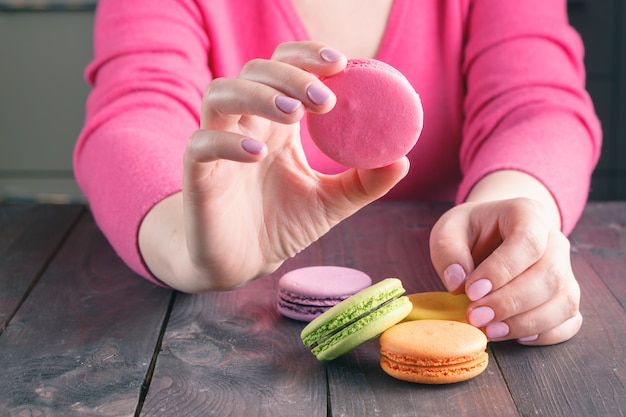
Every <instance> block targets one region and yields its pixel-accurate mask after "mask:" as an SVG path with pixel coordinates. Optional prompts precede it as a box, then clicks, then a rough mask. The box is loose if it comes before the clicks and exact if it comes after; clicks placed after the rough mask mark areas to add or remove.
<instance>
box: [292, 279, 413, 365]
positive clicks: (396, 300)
mask: <svg viewBox="0 0 626 417" xmlns="http://www.w3.org/2000/svg"><path fill="white" fill-rule="evenodd" d="M404 292H405V290H404V288H403V286H402V282H401V281H400V280H399V279H397V278H387V279H384V280H382V281H380V282H378V283H376V284H374V285H372V286H371V287H368V288H365V289H364V290H361V291H359V292H358V293H357V294H355V295H353V296H352V297H350V298H348V299H346V300H344V301H342V302H341V303H339V304H337V305H336V306H334V307H332V308H331V309H330V310H328V311H327V312H325V313H324V314H322V315H321V316H319V317H318V318H316V319H315V320H313V321H312V322H310V323H309V324H308V325H307V326H306V327H305V328H304V329H303V330H302V333H301V334H300V336H301V338H302V342H303V343H304V344H305V346H307V347H309V348H310V349H311V352H312V353H313V354H314V355H315V356H316V357H317V359H319V360H321V361H328V360H332V359H335V358H337V357H339V356H341V355H343V354H344V353H346V352H349V351H350V350H352V349H354V348H356V347H357V346H359V345H361V344H362V343H365V342H366V341H368V340H371V339H373V338H375V337H377V336H378V335H380V334H381V333H382V332H383V331H384V330H386V329H388V328H390V327H391V326H393V325H394V324H397V323H399V322H400V321H401V320H402V319H403V318H405V317H406V315H407V314H408V313H409V311H411V307H412V306H411V303H410V301H409V299H408V298H407V297H406V296H404V295H403V294H404Z"/></svg>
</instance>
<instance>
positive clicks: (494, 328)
mask: <svg viewBox="0 0 626 417" xmlns="http://www.w3.org/2000/svg"><path fill="white" fill-rule="evenodd" d="M509 331H510V329H509V325H508V324H506V323H505V322H503V321H497V322H495V323H491V324H490V325H489V326H487V327H486V328H485V333H486V334H487V337H488V338H489V339H500V338H502V337H505V336H506V335H507V334H509Z"/></svg>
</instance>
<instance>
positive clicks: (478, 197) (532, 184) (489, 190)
mask: <svg viewBox="0 0 626 417" xmlns="http://www.w3.org/2000/svg"><path fill="white" fill-rule="evenodd" d="M513 198H528V199H531V200H534V201H537V202H538V203H540V204H541V205H542V206H543V207H544V209H545V213H546V218H547V220H548V221H549V222H550V223H551V224H553V225H554V226H555V227H556V228H558V229H559V230H560V229H561V212H560V210H559V206H558V204H557V202H556V200H555V199H554V197H553V196H552V193H551V192H550V191H549V190H548V188H546V186H545V185H543V183H541V181H539V180H538V179H537V178H535V177H533V176H531V175H529V174H526V173H524V172H521V171H515V170H501V171H495V172H492V173H490V174H488V175H486V176H484V177H483V178H482V179H481V180H480V181H478V182H477V183H476V184H475V185H474V187H473V188H472V190H471V191H470V192H469V194H468V196H467V198H466V200H465V201H466V202H488V201H496V200H508V199H513Z"/></svg>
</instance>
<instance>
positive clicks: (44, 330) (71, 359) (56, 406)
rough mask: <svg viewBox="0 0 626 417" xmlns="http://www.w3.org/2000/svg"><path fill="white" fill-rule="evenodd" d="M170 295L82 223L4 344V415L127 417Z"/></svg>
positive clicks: (0, 384) (87, 220)
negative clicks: (137, 273) (131, 267)
mask: <svg viewBox="0 0 626 417" xmlns="http://www.w3.org/2000/svg"><path fill="white" fill-rule="evenodd" d="M170 297H171V291H168V290H164V289H162V288H157V287H155V286H153V285H151V284H149V283H147V282H145V281H144V280H142V279H140V278H138V277H137V276H135V275H134V274H133V273H131V272H130V270H128V268H126V266H124V265H123V264H122V262H121V261H120V260H119V259H118V258H117V257H116V256H115V254H114V253H113V251H112V249H111V247H110V246H109V245H108V243H107V242H106V241H105V239H104V237H103V236H102V235H101V233H100V232H99V231H98V230H97V228H96V226H95V224H94V222H93V219H91V217H90V216H87V215H86V216H84V217H83V218H82V219H81V222H80V223H79V224H78V225H77V227H76V228H75V230H74V232H73V233H72V236H71V238H70V239H68V240H67V242H66V243H65V244H64V246H63V248H62V249H61V250H60V251H59V252H58V254H57V256H56V257H55V259H54V260H53V261H52V263H51V264H50V265H49V267H48V269H47V270H46V272H45V273H44V275H43V276H42V277H41V279H40V281H39V283H38V284H37V286H36V287H35V288H34V290H33V291H32V292H31V294H30V296H29V297H28V299H27V300H26V301H25V302H24V304H23V305H22V307H21V308H20V310H19V311H18V313H17V314H16V315H15V316H14V318H13V320H12V321H11V322H10V323H9V326H7V328H6V330H5V331H4V333H3V334H2V335H1V337H0V352H2V354H1V355H0V373H1V375H2V378H0V415H2V416H13V415H16V416H20V415H28V416H30V415H33V416H65V417H67V416H94V415H105V416H132V415H133V414H134V412H135V409H136V407H137V404H138V402H139V396H140V392H141V387H142V384H143V382H144V378H145V376H146V374H147V372H148V367H149V365H150V363H151V359H152V356H153V353H154V349H155V346H156V344H157V340H158V336H159V333H160V329H161V327H162V323H163V319H164V316H165V314H166V311H167V309H168V302H169V299H170Z"/></svg>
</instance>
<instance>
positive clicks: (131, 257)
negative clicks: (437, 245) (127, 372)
mask: <svg viewBox="0 0 626 417" xmlns="http://www.w3.org/2000/svg"><path fill="white" fill-rule="evenodd" d="M308 38H309V37H308V35H307V33H306V30H305V28H304V26H303V24H302V22H301V20H300V19H299V17H298V15H297V13H296V11H295V9H294V7H293V6H292V4H291V2H290V0H211V1H209V0H100V1H99V2H98V10H97V18H96V25H95V56H94V59H93V61H92V62H91V64H90V65H89V67H88V68H87V70H86V77H87V79H88V81H89V82H90V83H91V84H92V85H93V91H92V93H91V95H90V97H89V100H88V103H87V117H86V122H85V126H84V129H83V131H82V133H81V135H80V137H79V139H78V142H77V145H76V149H75V155H74V167H75V172H76V177H77V180H78V182H79V184H80V186H81V188H82V190H83V191H84V193H85V195H86V197H87V198H88V200H89V203H90V206H91V209H92V211H93V214H94V216H95V219H96V221H97V223H98V225H99V226H100V228H101V229H102V230H103V232H104V233H105V235H106V236H107V238H108V239H109V241H110V242H111V244H112V245H113V247H114V248H115V249H116V251H117V253H118V254H119V255H120V256H121V257H122V258H123V259H124V260H125V262H126V263H127V264H128V265H129V266H130V267H131V268H133V269H134V270H135V271H137V272H138V273H139V274H141V275H143V276H144V277H147V278H148V279H151V276H150V273H149V271H148V270H147V269H146V267H145V265H144V264H143V262H142V259H141V256H140V254H139V251H138V246H137V233H138V228H139V224H140V222H141V220H142V218H143V217H144V216H145V214H146V213H147V212H148V210H149V209H150V208H151V207H152V206H153V205H154V204H155V203H156V202H158V201H159V200H161V199H163V198H164V197H166V196H168V195H170V194H172V193H175V192H177V191H179V190H180V189H181V179H182V156H183V152H184V149H185V145H186V142H187V139H188V138H189V136H190V134H191V133H192V132H193V131H194V130H196V129H197V128H198V125H199V119H198V112H199V109H200V103H201V99H202V93H203V91H204V89H205V87H206V86H207V84H208V83H209V82H210V80H211V79H213V78H215V77H234V76H236V75H237V74H238V72H239V70H240V69H241V67H242V65H243V64H244V63H245V62H246V61H248V60H250V59H251V58H255V57H265V58H267V57H269V56H270V55H271V53H272V51H273V50H274V48H275V47H276V45H277V44H279V43H280V42H284V41H292V40H306V39H308ZM582 54H583V48H582V44H581V41H580V38H579V37H578V35H577V34H576V33H575V32H574V31H573V30H572V28H571V27H570V26H568V23H567V15H566V9H565V0H552V1H546V0H524V1H502V0H446V1H441V0H419V1H415V0H396V1H394V5H393V9H392V11H391V15H390V17H389V22H388V27H387V31H386V33H385V35H384V38H383V40H382V44H381V45H380V49H379V51H378V54H377V56H376V58H377V59H379V60H382V61H385V62H387V63H389V64H391V65H393V66H394V67H396V68H398V69H399V70H400V71H401V72H403V73H404V74H405V75H406V76H407V78H408V79H409V80H410V81H411V82H412V84H413V86H414V87H415V89H416V90H417V91H418V93H419V94H420V96H421V99H422V102H423V106H424V113H425V115H424V117H425V118H424V130H423V133H422V136H421V138H420V140H419V142H418V144H417V146H416V147H415V148H414V150H413V151H412V152H411V153H410V155H409V157H410V159H411V167H412V169H411V172H410V173H409V175H408V177H407V178H406V179H404V180H403V181H402V182H401V183H400V184H399V185H397V186H396V187H395V188H394V189H393V190H392V191H391V192H390V193H389V195H388V196H387V197H386V198H394V199H409V198H410V199H423V200H449V201H453V200H456V201H457V202H459V201H463V199H464V198H465V196H466V195H467V193H468V192H469V190H470V189H471V187H472V186H473V185H474V184H475V183H476V182H477V181H478V180H479V179H480V178H481V177H483V176H484V175H486V174H488V173H490V172H492V171H495V170H500V169H517V170H521V171H524V172H526V173H529V174H530V175H533V176H535V177H536V178H538V179H539V180H540V181H541V182H543V184H545V185H546V186H547V187H548V189H549V190H551V192H552V193H553V195H554V197H555V199H556V201H557V203H558V205H559V208H560V211H561V216H562V222H563V230H564V231H565V232H566V233H569V231H571V229H572V228H573V227H574V225H575V223H576V221H577V220H578V218H579V216H580V214H581V211H582V209H583V207H584V204H585V202H586V199H587V192H588V186H589V179H590V174H591V172H592V170H593V168H594V166H595V164H596V162H597V158H598V154H599V150H600V142H601V133H600V127H599V123H598V121H597V119H596V116H595V114H594V110H593V106H592V104H591V101H590V99H589V96H588V94H587V93H586V91H585V89H584V78H585V74H584V68H583V64H582ZM302 141H303V146H304V148H305V151H306V154H307V157H308V158H309V162H310V164H311V166H312V167H313V168H315V169H318V170H320V171H323V172H328V173H330V172H336V171H337V170H339V169H341V167H339V166H337V165H336V164H335V163H333V162H332V161H330V160H329V159H328V158H326V157H325V156H324V155H322V154H321V153H320V152H319V151H318V150H317V149H316V148H315V146H314V145H313V144H312V142H311V140H310V138H309V137H308V135H307V133H306V129H305V128H304V129H302Z"/></svg>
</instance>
